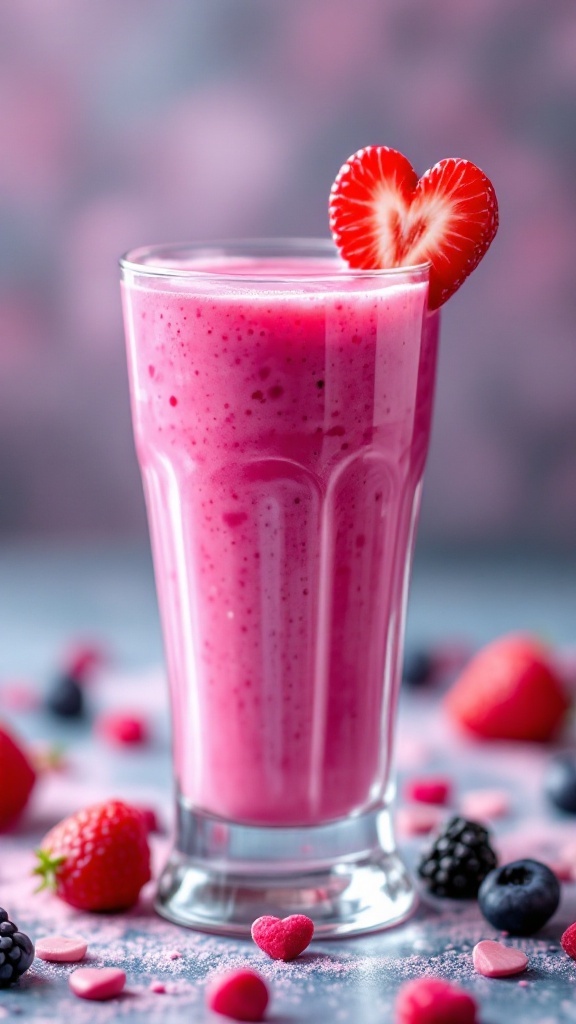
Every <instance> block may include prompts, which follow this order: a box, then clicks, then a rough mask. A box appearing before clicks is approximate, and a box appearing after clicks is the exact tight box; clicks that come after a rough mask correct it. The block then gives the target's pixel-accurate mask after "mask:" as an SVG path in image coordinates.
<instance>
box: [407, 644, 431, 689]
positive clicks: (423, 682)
mask: <svg viewBox="0 0 576 1024" xmlns="http://www.w3.org/2000/svg"><path fill="white" fill-rule="evenodd" d="M435 672H436V659H435V657H434V655H433V654H432V652H431V651H427V650H424V649H423V648H422V649H416V650H413V651H408V652H407V653H406V655H405V657H404V666H403V669H402V682H403V683H406V684H407V685H408V686H413V687H417V686H427V685H428V683H430V682H432V680H433V678H434V675H435Z"/></svg>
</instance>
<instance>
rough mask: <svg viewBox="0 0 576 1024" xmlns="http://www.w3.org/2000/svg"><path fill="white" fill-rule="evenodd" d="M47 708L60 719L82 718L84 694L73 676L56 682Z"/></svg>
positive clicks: (66, 676) (64, 677)
mask: <svg viewBox="0 0 576 1024" xmlns="http://www.w3.org/2000/svg"><path fill="white" fill-rule="evenodd" d="M46 706H47V708H48V710H49V711H51V712H52V714H53V715H58V717H59V718H81V717H82V715H83V714H84V694H83V692H82V689H81V687H80V686H79V685H78V683H77V682H76V680H75V679H74V677H73V676H69V675H64V676H60V678H59V679H57V680H56V682H55V683H54V686H53V687H52V689H51V691H50V693H49V694H48V697H47V700H46Z"/></svg>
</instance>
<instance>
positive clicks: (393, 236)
mask: <svg viewBox="0 0 576 1024" xmlns="http://www.w3.org/2000/svg"><path fill="white" fill-rule="evenodd" d="M330 227H331V229H332V234H333V236H334V241H335V242H336V245H337V247H338V249H339V250H340V253H341V254H342V256H343V257H344V259H345V260H346V262H347V263H348V264H349V266H350V267H352V268H355V269H363V270H375V269H385V268H387V267H406V266H415V265H417V264H420V263H430V264H431V270H430V295H429V305H430V308H431V309H436V308H437V307H438V306H441V305H442V303H443V302H446V299H448V298H449V297H450V296H451V295H452V294H453V293H454V292H455V291H456V289H457V288H459V287H460V285H461V284H462V282H463V281H464V280H465V279H466V278H467V277H468V275H469V274H471V273H472V271H473V270H474V268H475V267H476V266H477V265H478V263H479V262H480V260H481V259H482V257H483V256H484V253H485V252H486V250H487V249H488V246H489V245H490V243H491V241H492V239H493V238H494V235H495V234H496V231H497V228H498V203H497V200H496V193H495V192H494V187H493V185H492V183H491V181H490V180H489V179H488V178H487V177H486V175H485V174H484V173H483V172H482V171H481V170H480V169H479V168H478V167H476V166H475V164H473V163H470V161H469V160H461V159H456V158H454V157H449V158H448V159H447V160H441V161H440V162H439V163H437V164H435V165H434V167H431V168H430V170H429V171H426V173H425V174H424V175H423V176H422V177H421V178H420V179H418V176H417V174H416V171H415V170H414V168H413V167H412V165H411V164H410V162H409V161H408V160H407V159H406V157H405V156H403V155H402V154H401V153H398V152H397V151H396V150H395V149H389V148H388V147H387V146H367V147H366V148H365V149H361V150H359V151H358V152H357V153H355V154H354V155H353V156H351V157H350V159H349V160H347V161H346V163H345V164H344V166H343V167H342V168H341V169H340V171H339V172H338V175H337V177H336V180H335V182H334V184H333V185H332V190H331V192H330Z"/></svg>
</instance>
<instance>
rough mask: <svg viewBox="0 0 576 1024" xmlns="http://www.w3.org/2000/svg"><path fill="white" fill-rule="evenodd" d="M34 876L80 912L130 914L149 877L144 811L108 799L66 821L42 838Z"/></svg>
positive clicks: (148, 855) (43, 885)
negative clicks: (112, 911)
mask: <svg viewBox="0 0 576 1024" xmlns="http://www.w3.org/2000/svg"><path fill="white" fill-rule="evenodd" d="M38 858H39V864H38V867H36V868H35V873H36V874H37V875H41V876H42V878H43V879H44V881H43V884H42V885H41V887H40V888H42V889H43V888H52V889H54V890H55V892H56V894H57V895H58V896H60V898H61V899H63V900H64V901H65V902H66V903H69V904H70V905H71V906H72V907H78V909H80V910H127V909H128V907H131V906H133V904H134V903H136V901H137V899H138V895H139V893H140V889H141V888H142V886H143V885H144V884H145V882H147V881H148V880H149V878H150V849H149V847H148V838H147V831H146V825H145V823H144V819H143V817H142V813H141V811H140V810H138V809H137V808H135V807H129V806H128V804H125V803H122V801H120V800H108V801H107V802H106V803H103V804H96V805H94V806H93V807H87V808H85V810H83V811H78V812H77V813H76V814H73V815H72V816H71V817H70V818H65V819H64V821H61V822H60V824H58V825H56V826H55V827H54V828H53V829H52V830H51V831H50V832H49V833H48V835H47V836H45V837H44V840H43V842H42V846H41V848H40V850H38Z"/></svg>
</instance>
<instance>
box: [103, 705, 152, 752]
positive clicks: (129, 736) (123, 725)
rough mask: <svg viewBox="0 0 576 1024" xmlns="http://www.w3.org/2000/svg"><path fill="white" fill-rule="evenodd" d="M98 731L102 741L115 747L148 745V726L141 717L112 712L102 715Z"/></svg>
mask: <svg viewBox="0 0 576 1024" xmlns="http://www.w3.org/2000/svg"><path fill="white" fill-rule="evenodd" d="M96 729H97V731H98V733H99V735H100V736H101V737H102V739H105V740H107V742H108V743H111V744H113V745H114V746H120V747H123V746H128V747H131V746H139V745H141V744H143V743H147V742H148V739H149V736H148V725H147V723H146V722H145V720H144V719H143V718H142V717H141V715H137V714H134V713H132V712H131V713H130V714H126V713H125V712H118V711H111V712H106V713H105V714H103V715H100V717H99V719H98V721H97V723H96Z"/></svg>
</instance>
